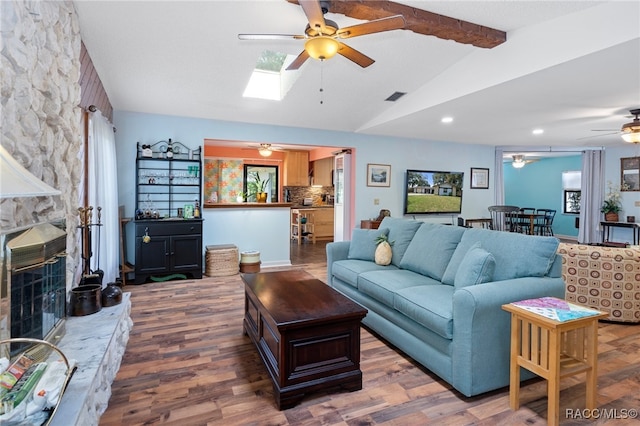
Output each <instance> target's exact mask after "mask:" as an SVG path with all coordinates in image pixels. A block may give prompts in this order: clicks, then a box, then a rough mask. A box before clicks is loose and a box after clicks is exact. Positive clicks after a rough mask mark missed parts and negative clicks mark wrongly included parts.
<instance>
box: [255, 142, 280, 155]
mask: <svg viewBox="0 0 640 426" xmlns="http://www.w3.org/2000/svg"><path fill="white" fill-rule="evenodd" d="M249 148H250V149H257V150H258V153H259V154H260V155H261V156H263V157H271V154H273V151H284V150H283V149H282V148H281V147H279V146H275V145H271V144H270V143H261V144H259V145H249Z"/></svg>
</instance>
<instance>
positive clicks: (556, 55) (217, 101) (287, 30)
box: [75, 0, 640, 147]
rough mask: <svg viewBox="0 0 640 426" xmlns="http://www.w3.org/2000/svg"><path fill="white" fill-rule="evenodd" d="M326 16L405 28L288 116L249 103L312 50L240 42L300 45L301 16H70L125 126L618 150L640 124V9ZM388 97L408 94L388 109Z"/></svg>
mask: <svg viewBox="0 0 640 426" xmlns="http://www.w3.org/2000/svg"><path fill="white" fill-rule="evenodd" d="M327 3H329V11H328V12H327V13H326V15H325V18H327V19H330V20H333V21H335V22H336V23H338V25H339V26H340V27H347V26H350V25H355V24H357V23H360V22H365V21H367V20H371V19H376V18H380V17H385V16H391V15H395V14H405V12H406V16H405V20H406V22H407V27H406V29H404V30H393V31H388V32H384V33H378V34H369V35H366V36H362V37H354V38H350V39H348V45H349V46H351V47H353V48H355V49H357V50H358V51H360V52H362V53H364V54H365V55H367V56H369V57H371V58H372V59H374V60H375V63H374V64H373V65H371V66H369V67H367V68H361V67H359V66H358V65H356V64H354V63H353V62H351V61H349V60H347V59H346V58H344V57H341V56H336V57H334V58H331V59H329V60H326V61H324V62H319V61H316V60H307V61H306V62H305V63H304V65H303V66H302V67H301V68H300V70H299V71H298V76H297V80H296V81H295V83H294V84H293V86H292V88H291V90H290V91H289V92H288V93H287V95H286V96H285V98H284V99H283V100H282V101H266V100H259V99H250V98H243V96H242V94H243V91H244V88H245V86H246V84H247V82H248V80H249V77H250V75H251V73H252V71H253V68H254V67H255V65H256V62H257V60H258V57H259V56H260V55H261V53H262V52H263V51H265V50H272V51H277V52H282V53H287V54H291V55H298V54H299V53H300V52H301V50H302V49H303V46H304V42H303V41H302V40H294V39H289V40H239V39H238V34H239V33H277V34H304V29H305V26H306V24H307V22H308V21H307V17H306V16H305V13H304V11H303V9H302V8H301V7H300V6H299V5H298V4H297V1H296V0H244V1H221V0H216V1H213V0H209V1H193V2H191V1H99V0H94V1H83V0H80V1H75V6H76V9H77V11H78V15H79V20H80V27H81V33H82V38H83V41H84V43H85V45H86V47H87V50H88V51H89V54H90V55H91V58H92V60H93V62H94V65H95V67H96V69H97V71H98V73H99V74H100V77H101V79H102V82H103V85H104V87H105V89H106V91H107V93H108V95H109V98H110V100H111V103H112V105H113V107H114V109H116V110H121V111H137V112H145V113H153V114H167V115H177V116H187V117H197V118H209V119H217V120H225V121H238V122H248V123H262V124H271V125H277V126H292V127H301V128H312V129H326V130H336V131H346V132H357V133H362V134H370V135H382V136H397V137H404V138H416V139H424V140H438V141H452V142H463V143H473V144H487V145H508V146H514V145H522V146H541V147H544V146H614V145H622V144H623V143H624V142H622V140H621V138H620V136H619V135H617V134H614V133H615V132H616V131H617V130H619V129H620V127H621V126H622V124H624V123H626V122H628V121H631V119H630V118H628V115H629V109H633V108H640V25H639V24H638V23H639V22H640V3H639V2H635V1H633V2H630V1H624V2H622V1H553V2H539V1H398V2H395V3H392V2H384V1H346V0H333V1H330V2H327ZM356 18H357V19H356ZM363 18H364V19H363ZM505 39H506V40H505ZM454 40H459V41H454ZM479 46H483V47H479ZM320 88H322V89H323V91H322V92H320ZM394 92H406V93H407V94H406V95H405V96H403V97H401V98H400V99H399V100H398V101H396V102H389V101H385V99H386V98H387V97H389V96H390V95H392V94H393V93H394ZM321 101H322V103H321ZM443 116H451V117H453V122H452V123H449V124H443V123H441V121H440V120H441V118H442V117H443ZM535 128H542V129H544V133H543V134H542V135H533V134H532V130H533V129H535ZM609 129H610V130H611V131H610V132H593V131H592V130H609ZM212 136H214V135H212Z"/></svg>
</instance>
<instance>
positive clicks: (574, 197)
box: [562, 171, 582, 214]
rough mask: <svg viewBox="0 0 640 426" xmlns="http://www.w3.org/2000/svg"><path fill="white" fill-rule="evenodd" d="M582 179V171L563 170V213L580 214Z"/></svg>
mask: <svg viewBox="0 0 640 426" xmlns="http://www.w3.org/2000/svg"><path fill="white" fill-rule="evenodd" d="M581 180H582V172H580V171H569V172H562V189H563V194H564V199H563V203H562V206H563V208H562V212H563V213H570V214H580V198H581V196H582V191H581V189H582V187H581Z"/></svg>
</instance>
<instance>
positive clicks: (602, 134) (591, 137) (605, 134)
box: [576, 132, 620, 141]
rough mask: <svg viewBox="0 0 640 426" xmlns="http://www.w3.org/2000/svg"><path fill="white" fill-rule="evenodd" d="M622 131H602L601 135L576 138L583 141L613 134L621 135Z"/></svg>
mask: <svg viewBox="0 0 640 426" xmlns="http://www.w3.org/2000/svg"><path fill="white" fill-rule="evenodd" d="M619 134H620V132H612V133H600V134H599V135H592V136H585V137H583V138H578V139H576V140H577V141H581V140H584V139H593V138H600V137H602V136H611V135H619Z"/></svg>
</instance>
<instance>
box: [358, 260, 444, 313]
mask: <svg viewBox="0 0 640 426" xmlns="http://www.w3.org/2000/svg"><path fill="white" fill-rule="evenodd" d="M423 285H442V284H440V283H439V282H438V281H436V280H434V279H431V278H429V277H425V276H424V275H420V274H416V273H415V272H411V271H408V270H406V269H393V270H388V271H371V272H365V273H362V274H360V276H359V277H358V290H360V291H361V292H362V293H364V294H366V295H368V296H371V297H373V298H374V299H376V300H377V301H379V302H382V303H384V304H385V305H387V306H389V307H390V308H393V304H394V302H393V298H394V294H395V293H396V291H398V290H400V289H403V288H405V287H416V286H423Z"/></svg>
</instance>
